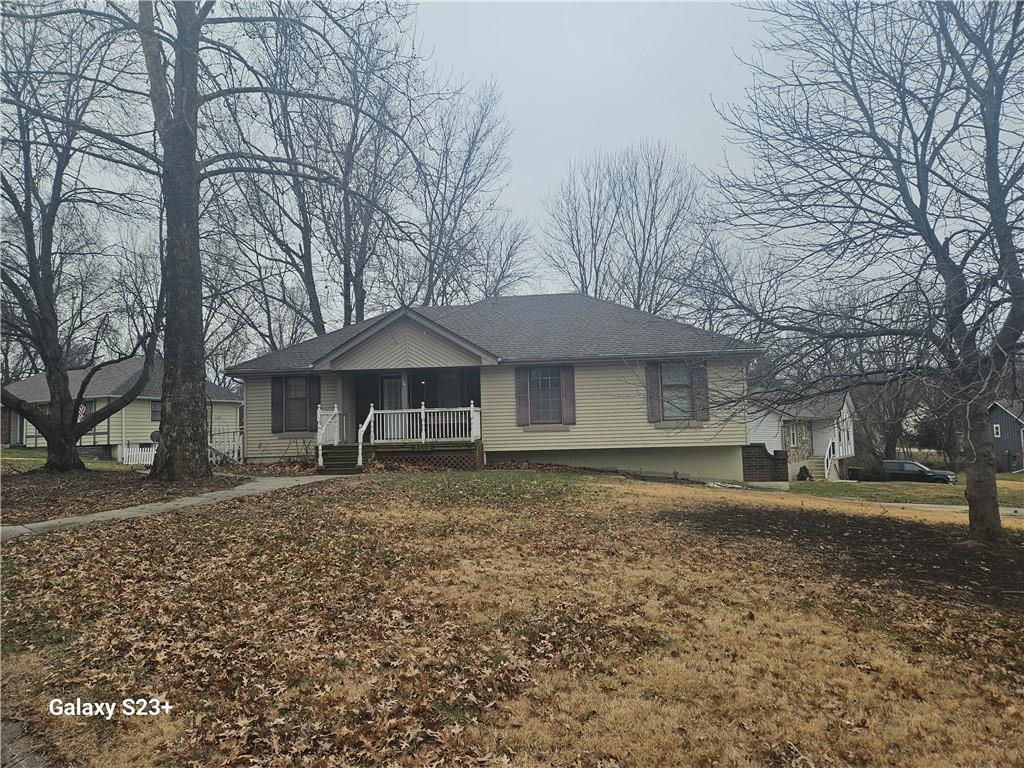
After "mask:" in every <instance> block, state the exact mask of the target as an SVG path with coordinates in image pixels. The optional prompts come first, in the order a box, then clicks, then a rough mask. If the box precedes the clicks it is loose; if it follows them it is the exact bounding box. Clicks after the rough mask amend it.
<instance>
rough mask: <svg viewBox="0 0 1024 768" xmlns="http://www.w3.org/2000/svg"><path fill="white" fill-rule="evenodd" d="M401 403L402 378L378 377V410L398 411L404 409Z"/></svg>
mask: <svg viewBox="0 0 1024 768" xmlns="http://www.w3.org/2000/svg"><path fill="white" fill-rule="evenodd" d="M404 405H405V404H404V403H403V402H402V377H401V376H381V377H380V409H381V410H382V411H399V410H401V409H402V408H403V407H404Z"/></svg>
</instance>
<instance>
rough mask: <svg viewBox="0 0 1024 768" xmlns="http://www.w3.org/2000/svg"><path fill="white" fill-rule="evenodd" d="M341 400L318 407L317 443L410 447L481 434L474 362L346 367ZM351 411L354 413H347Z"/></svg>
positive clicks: (469, 438) (320, 448) (477, 373)
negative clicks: (372, 368) (366, 368)
mask: <svg viewBox="0 0 1024 768" xmlns="http://www.w3.org/2000/svg"><path fill="white" fill-rule="evenodd" d="M340 386H341V391H342V393H343V400H345V401H346V402H345V403H344V404H343V406H342V408H341V409H339V407H338V405H337V404H335V405H333V406H332V407H330V408H328V407H326V406H323V405H320V406H318V408H317V446H318V457H319V459H320V463H321V465H322V463H323V459H322V457H323V446H344V445H353V446H358V453H357V462H356V464H357V466H362V464H363V461H362V458H363V457H362V452H363V446H390V447H400V446H402V445H408V446H409V447H410V449H414V448H418V447H422V446H424V445H427V444H449V445H453V444H464V445H470V444H472V443H475V442H478V441H479V440H480V439H481V430H480V408H481V404H480V369H479V368H478V367H468V366H467V367H452V368H403V369H387V370H377V371H353V372H345V374H343V379H342V381H341V382H340ZM349 413H351V414H352V415H353V417H354V418H347V414H349Z"/></svg>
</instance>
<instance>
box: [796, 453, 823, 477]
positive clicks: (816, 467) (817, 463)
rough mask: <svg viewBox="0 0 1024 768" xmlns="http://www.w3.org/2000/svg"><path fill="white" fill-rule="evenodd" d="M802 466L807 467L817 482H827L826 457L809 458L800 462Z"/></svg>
mask: <svg viewBox="0 0 1024 768" xmlns="http://www.w3.org/2000/svg"><path fill="white" fill-rule="evenodd" d="M800 464H801V465H803V466H805V467H807V469H808V471H810V473H811V477H812V478H814V479H815V480H827V479H828V478H826V477H825V457H824V456H808V457H807V458H806V459H804V460H803V461H801V462H800Z"/></svg>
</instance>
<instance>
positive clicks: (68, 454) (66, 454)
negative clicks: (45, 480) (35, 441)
mask: <svg viewBox="0 0 1024 768" xmlns="http://www.w3.org/2000/svg"><path fill="white" fill-rule="evenodd" d="M43 469H48V470H50V471H51V472H71V471H73V470H77V469H85V464H84V463H83V462H82V459H81V457H80V456H79V455H78V438H77V437H76V436H75V435H74V434H69V433H68V432H67V430H65V429H61V430H60V431H59V432H55V433H53V434H52V435H48V436H47V437H46V464H44V465H43Z"/></svg>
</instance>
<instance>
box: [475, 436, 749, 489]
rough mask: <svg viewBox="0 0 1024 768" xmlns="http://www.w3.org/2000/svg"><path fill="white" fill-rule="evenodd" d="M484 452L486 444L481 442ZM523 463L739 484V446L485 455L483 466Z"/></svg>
mask: <svg viewBox="0 0 1024 768" xmlns="http://www.w3.org/2000/svg"><path fill="white" fill-rule="evenodd" d="M484 448H485V449H486V448H487V441H486V439H485V440H484ZM502 461H527V462H533V463H538V464H563V465H565V466H569V467H584V468H590V469H621V470H628V471H630V472H640V473H651V474H657V475H671V474H673V473H678V474H679V475H680V476H681V477H687V478H692V479H695V480H729V481H732V482H742V481H743V453H742V447H741V446H738V445H736V446H714V447H712V446H707V447H700V448H697V447H694V448H609V449H595V450H579V451H490V450H488V451H487V463H488V464H497V463H499V462H502Z"/></svg>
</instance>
